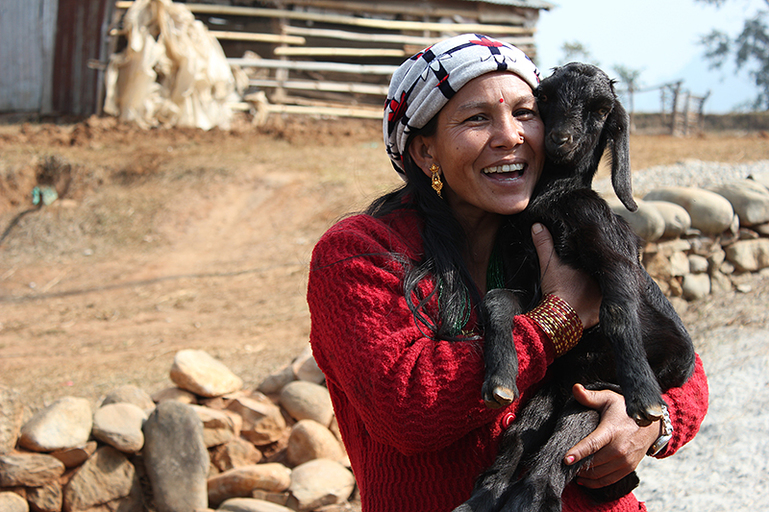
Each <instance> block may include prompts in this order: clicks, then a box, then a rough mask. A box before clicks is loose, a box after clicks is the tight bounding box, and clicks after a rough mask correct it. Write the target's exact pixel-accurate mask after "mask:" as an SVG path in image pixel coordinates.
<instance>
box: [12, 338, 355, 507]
mask: <svg viewBox="0 0 769 512" xmlns="http://www.w3.org/2000/svg"><path fill="white" fill-rule="evenodd" d="M170 377H171V380H172V381H173V383H174V384H175V385H174V386H173V387H169V388H167V389H163V390H161V391H158V392H156V393H154V394H153V395H152V396H150V395H148V394H147V393H146V392H144V391H142V390H141V389H139V388H137V387H135V386H124V387H121V388H118V389H116V390H114V391H113V392H111V393H110V394H109V395H107V396H106V397H105V398H104V399H103V400H101V403H100V404H99V406H98V408H96V409H95V410H92V406H91V404H90V402H89V401H88V400H86V399H83V398H77V397H64V398H61V399H59V400H57V401H55V402H54V403H52V404H51V405H49V406H48V407H46V408H44V409H43V410H40V411H38V412H37V413H35V414H34V415H32V417H31V418H30V419H29V420H27V421H26V422H25V421H24V420H23V418H24V405H23V404H24V402H23V399H22V397H21V396H20V395H19V393H17V392H15V391H14V390H12V389H10V388H6V387H3V386H0V413H2V414H1V415H0V510H2V511H3V512H16V511H19V512H28V511H33V512H59V511H65V512H102V511H104V512H106V511H144V510H153V511H157V512H194V511H198V512H203V511H210V510H220V511H230V512H281V511H284V512H288V511H291V510H294V511H312V510H323V511H325V512H332V511H336V510H345V504H346V503H347V500H348V498H349V497H350V496H351V495H352V493H353V491H354V486H355V481H354V478H353V475H352V473H351V471H350V469H349V461H348V459H347V456H346V454H345V452H344V448H343V445H342V444H341V442H340V440H339V432H338V430H337V427H336V422H335V418H334V414H333V410H332V407H331V400H330V398H329V395H328V390H327V389H326V388H325V386H323V382H324V378H323V374H322V373H321V372H320V370H319V369H318V367H317V365H316V364H315V361H314V360H313V358H312V355H311V353H310V351H309V348H308V349H307V350H306V351H305V352H304V353H303V354H302V355H301V356H300V357H298V358H297V359H296V360H294V361H293V362H292V363H291V364H289V365H287V366H286V367H285V368H282V369H281V370H280V371H279V372H277V373H275V374H274V375H271V376H269V377H268V378H267V379H266V380H265V381H264V382H263V383H262V384H261V385H260V386H259V387H258V389H256V390H251V391H248V390H245V389H243V382H242V380H241V379H240V378H239V377H238V376H237V375H235V374H234V373H232V372H231V371H230V370H229V369H228V368H227V367H226V366H225V365H223V364H222V363H221V362H220V361H218V360H216V359H214V358H213V357H211V356H210V355H209V354H207V353H206V352H203V351H199V350H182V351H180V352H178V353H177V354H176V356H175V358H174V362H173V366H172V368H171V371H170Z"/></svg>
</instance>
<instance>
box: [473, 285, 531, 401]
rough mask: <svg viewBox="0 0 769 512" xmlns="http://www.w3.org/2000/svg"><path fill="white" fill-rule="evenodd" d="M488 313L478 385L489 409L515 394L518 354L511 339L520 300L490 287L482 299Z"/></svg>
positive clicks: (511, 293)
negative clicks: (483, 372)
mask: <svg viewBox="0 0 769 512" xmlns="http://www.w3.org/2000/svg"><path fill="white" fill-rule="evenodd" d="M483 307H484V308H485V310H486V314H487V326H486V335H485V342H484V348H483V357H484V362H485V364H486V378H485V380H484V382H483V388H482V389H481V392H482V395H483V401H484V402H485V403H486V406H487V407H489V408H491V409H498V408H500V407H506V406H508V405H510V404H511V403H513V400H515V399H516V398H518V386H516V383H515V380H516V378H517V377H518V354H517V353H516V351H515V343H514V342H513V317H514V316H515V315H518V314H520V313H522V312H523V311H522V309H521V305H520V301H519V300H518V298H517V297H516V296H515V294H514V293H513V292H512V291H510V290H504V289H495V290H490V291H489V292H488V293H487V294H486V297H485V298H484V300H483Z"/></svg>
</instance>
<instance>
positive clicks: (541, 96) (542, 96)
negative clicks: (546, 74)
mask: <svg viewBox="0 0 769 512" xmlns="http://www.w3.org/2000/svg"><path fill="white" fill-rule="evenodd" d="M537 101H538V102H540V103H546V102H547V94H545V93H540V94H539V96H537Z"/></svg>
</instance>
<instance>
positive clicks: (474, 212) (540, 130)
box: [410, 72, 545, 220]
mask: <svg viewBox="0 0 769 512" xmlns="http://www.w3.org/2000/svg"><path fill="white" fill-rule="evenodd" d="M543 138H544V125H543V124H542V120H541V119H540V117H539V113H538V111H537V102H536V99H535V98H534V94H533V92H532V90H531V87H530V86H529V85H528V84H527V83H526V82H524V81H523V80H522V79H521V78H520V77H518V76H517V75H515V74H513V73H508V72H494V73H488V74H485V75H481V76H479V77H477V78H475V79H473V80H471V81H470V82H468V83H467V84H465V86H464V87H462V88H461V89H460V90H459V91H458V92H457V93H456V94H455V95H454V97H452V98H451V100H449V102H448V103H447V104H446V105H445V106H444V107H443V109H442V110H441V111H440V113H439V114H438V120H437V129H436V132H435V133H434V134H433V135H430V136H429V137H424V136H423V137H422V139H421V140H419V137H417V138H415V140H414V141H413V142H416V143H417V144H413V143H412V146H411V149H410V150H411V151H412V156H413V157H415V158H414V159H415V161H416V162H417V163H418V164H420V167H421V168H422V169H423V170H424V171H425V172H426V174H428V176H429V175H430V173H429V171H428V169H429V167H430V165H431V164H432V163H435V164H437V165H438V166H440V168H441V175H442V176H441V177H442V180H443V183H444V188H443V196H444V197H445V198H446V201H448V202H449V205H450V206H451V207H452V209H454V211H455V213H456V214H457V215H458V216H459V217H460V218H464V219H466V220H472V219H473V218H475V217H476V216H483V215H486V214H488V213H492V214H500V215H510V214H514V213H519V212H521V211H523V209H524V208H526V206H527V205H528V204H529V199H530V198H531V195H532V192H533V190H534V186H535V185H536V183H537V180H538V179H539V176H540V174H541V173H542V165H543V163H544V158H545V157H544V154H545V152H544V143H543ZM418 154H421V155H422V157H423V158H422V160H419V159H418V158H417V155H418Z"/></svg>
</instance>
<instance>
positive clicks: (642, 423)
mask: <svg viewBox="0 0 769 512" xmlns="http://www.w3.org/2000/svg"><path fill="white" fill-rule="evenodd" d="M631 418H633V420H635V422H636V425H638V426H639V427H648V426H649V425H651V424H652V423H654V422H655V421H658V420H661V419H662V405H660V404H652V405H650V406H648V407H647V408H646V410H644V411H639V412H637V413H635V414H633V415H631Z"/></svg>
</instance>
